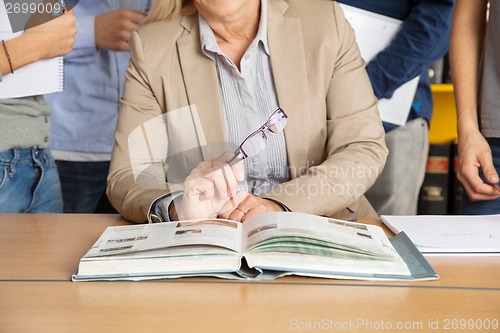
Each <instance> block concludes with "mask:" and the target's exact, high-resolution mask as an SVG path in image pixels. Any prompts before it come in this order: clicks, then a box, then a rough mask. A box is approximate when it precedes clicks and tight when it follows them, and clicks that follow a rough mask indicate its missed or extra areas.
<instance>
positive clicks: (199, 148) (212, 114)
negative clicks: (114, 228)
mask: <svg viewBox="0 0 500 333" xmlns="http://www.w3.org/2000/svg"><path fill="white" fill-rule="evenodd" d="M181 3H182V8H181ZM148 21H149V22H147V23H146V24H144V25H143V26H141V27H140V28H139V29H138V31H137V32H134V33H133V35H132V37H131V41H130V52H131V63H130V66H129V69H128V71H127V74H126V81H125V87H124V93H123V98H122V106H121V109H120V113H119V118H118V124H117V129H116V134H115V139H116V143H115V147H114V150H113V155H112V161H111V168H110V173H109V176H108V188H107V193H108V196H109V198H110V200H111V202H112V203H113V205H114V207H115V208H116V209H117V210H118V211H119V212H120V213H121V214H123V216H124V217H125V218H127V219H129V220H131V221H135V222H144V221H146V220H147V219H149V220H150V221H157V220H163V221H165V220H167V221H168V220H169V219H173V217H172V216H170V215H171V214H173V215H176V209H175V206H176V207H186V206H189V205H190V206H191V207H196V204H197V203H200V204H203V200H211V199H207V198H212V199H213V198H215V197H217V199H218V200H219V201H226V203H227V204H226V205H224V209H221V206H220V205H219V206H217V208H213V207H212V206H213V205H212V206H211V207H212V208H213V209H220V211H219V212H209V211H207V210H204V209H205V208H206V206H205V205H201V206H200V207H202V206H203V208H200V209H201V210H203V212H202V214H205V215H208V216H206V217H209V216H220V217H226V218H232V219H235V220H239V221H244V220H245V219H246V218H248V217H250V216H253V215H256V214H260V213H262V212H265V211H273V210H287V209H289V210H292V211H300V212H306V213H313V214H324V215H334V214H340V215H345V214H346V213H353V214H354V215H364V216H366V215H367V214H369V213H372V212H373V210H370V205H369V204H368V203H367V202H366V199H364V196H363V194H364V192H365V191H366V190H367V189H368V188H369V187H370V186H371V185H372V184H373V183H374V181H375V179H376V178H377V176H378V175H379V173H380V172H381V170H382V168H383V166H384V163H385V159H386V156H387V149H386V147H385V143H384V130H383V128H382V125H381V121H380V118H379V115H378V110H377V99H376V98H375V97H374V95H373V92H372V88H371V85H370V81H369V79H368V76H367V74H366V71H365V67H364V66H365V64H364V62H363V60H362V58H361V57H360V54H359V50H358V47H357V45H356V43H355V38H354V33H353V30H352V29H351V27H350V26H349V24H348V23H347V21H346V20H345V18H344V17H343V13H342V10H341V9H340V8H339V7H338V5H337V4H336V3H335V2H333V1H323V0H263V2H261V1H260V0H232V1H224V0H192V1H182V2H181V1H180V0H177V1H174V0H156V1H153V5H152V9H151V12H150V15H149V18H148ZM207 25H208V27H209V29H208V30H211V31H208V32H207V29H206V27H207ZM200 26H202V29H201V30H200ZM203 27H204V28H203ZM263 30H264V33H263ZM207 34H208V36H212V35H213V37H214V38H215V40H216V41H217V45H216V46H215V47H216V48H220V50H219V53H218V54H216V53H214V54H215V56H214V57H219V56H220V57H222V58H223V60H224V59H226V60H224V61H227V62H228V63H229V64H232V69H231V70H235V69H236V68H237V70H238V71H239V70H241V72H242V73H243V72H244V71H245V68H244V63H243V62H244V60H242V58H243V56H245V55H246V53H247V52H248V50H249V49H250V48H251V46H252V45H254V44H252V41H253V40H255V38H256V36H260V38H261V40H260V41H259V43H260V44H259V45H263V46H262V48H261V49H260V50H261V51H262V50H264V51H263V52H265V54H264V53H263V54H264V58H266V57H267V58H266V59H268V60H269V61H270V64H269V68H271V73H270V74H272V75H271V76H270V77H271V79H272V83H273V84H274V86H273V87H272V88H273V89H269V90H270V91H271V92H270V93H269V94H270V95H271V99H272V98H275V100H277V103H278V106H279V107H281V108H282V109H283V110H284V111H285V112H286V114H287V115H288V118H287V125H286V127H285V129H284V136H283V134H282V136H283V138H284V142H285V145H284V146H282V147H285V148H283V150H286V151H284V152H283V154H284V156H285V157H286V158H285V162H284V163H282V164H283V165H281V167H282V168H284V169H286V173H287V177H288V178H287V179H286V180H285V181H283V182H281V183H280V184H274V185H273V186H272V188H270V189H269V190H268V191H266V192H265V193H259V195H253V194H252V193H250V194H246V193H245V192H244V191H241V190H238V189H237V187H236V185H235V184H236V182H238V181H239V180H241V172H242V163H239V164H237V165H235V166H232V167H229V166H228V165H227V164H224V162H227V160H228V156H229V157H230V156H231V154H227V153H226V155H224V157H223V158H219V159H218V160H217V167H216V168H213V167H214V162H211V163H208V162H207V161H211V160H212V159H216V158H217V156H219V155H220V153H222V152H223V151H227V150H229V151H232V150H233V149H234V145H235V144H236V145H237V144H239V142H229V141H230V139H228V135H229V134H230V133H231V129H229V130H228V128H230V126H228V124H229V122H230V120H228V118H230V117H228V112H232V111H231V109H230V108H229V107H228V106H227V104H228V103H225V102H226V101H224V100H222V99H223V98H224V97H223V96H226V95H225V94H226V93H225V92H224V89H226V87H225V86H224V84H226V83H225V81H224V80H223V78H222V76H223V74H221V67H220V66H221V65H220V63H219V62H218V61H220V59H222V58H214V57H212V58H211V56H209V55H210V54H209V52H208V48H209V47H208V46H207V45H210V43H209V42H208V44H204V42H206V40H205V39H206V38H205V37H203V38H202V36H207ZM259 47H260V46H259ZM212 56H213V55H212ZM214 59H218V60H216V61H214ZM245 60H246V58H245ZM264 67H265V66H264ZM237 74H239V72H238V73H237ZM257 76H258V75H257ZM258 79H259V78H258ZM265 92H266V93H267V92H268V91H265ZM233 95H234V94H233ZM252 98H253V99H259V98H260V97H259V96H255V95H252V96H251V98H250V100H252ZM237 111H239V110H237ZM267 111H269V112H272V111H273V110H266V112H267ZM269 112H268V114H269ZM245 116H246V114H245ZM253 130H255V128H254V129H253ZM228 133H229V134H228ZM247 134H248V133H247ZM269 135H270V136H273V134H269ZM278 136H279V134H278ZM278 136H276V138H277V137H278ZM228 142H229V144H233V146H232V147H231V148H228V147H229V145H227V144H224V143H228ZM179 156H182V157H181V158H178V157H179ZM251 160H252V158H249V159H248V161H251ZM272 160H273V156H270V155H269V156H268V162H269V163H272V162H273V161H272ZM202 161H205V163H204V164H203V163H202V164H198V163H199V162H202ZM248 161H247V162H248ZM188 165H189V166H188ZM207 166H208V168H210V166H211V167H212V168H213V170H216V169H217V172H216V174H217V176H216V177H219V178H218V180H217V179H216V178H211V177H210V176H207V173H203V171H200V170H201V169H200V168H202V169H203V168H207ZM245 167H247V168H248V165H245ZM192 168H194V170H195V171H192ZM179 170H181V171H182V172H180V171H179ZM196 170H197V171H196ZM221 170H222V171H224V172H221ZM178 171H179V172H178ZM198 171H200V172H198ZM197 172H198V173H197ZM188 175H190V178H189V179H191V180H192V179H193V178H196V177H193V175H198V176H200V177H198V178H199V179H201V181H204V182H207V180H208V181H209V182H213V183H214V188H212V189H211V191H207V192H204V193H201V194H200V192H199V191H198V192H197V194H198V196H196V198H194V199H193V196H192V194H193V191H195V192H196V186H197V185H193V184H192V183H190V184H188V185H187V186H184V185H185V184H183V181H182V180H183V179H184V177H185V176H188ZM223 176H224V178H223V180H224V181H225V184H227V189H226V187H224V190H221V189H220V186H218V185H217V184H218V183H220V179H221V178H220V177H223ZM228 179H229V180H228ZM186 184H187V183H186ZM219 185H220V184H219ZM203 191H204V190H203ZM203 191H201V192H203ZM214 191H215V192H214ZM217 191H218V192H219V193H217ZM170 194H175V195H172V196H170ZM174 196H176V199H175V201H174V202H175V203H179V206H177V205H172V204H171V202H172V198H173V197H174ZM187 200H191V201H190V203H189V204H186V201H187ZM183 201H185V202H184V206H183V204H182V203H183ZM229 203H230V204H229ZM165 205H166V206H165ZM172 206H174V209H173V210H172ZM345 209H348V210H345ZM169 213H170V215H169ZM181 217H188V218H191V217H196V215H193V214H191V215H190V214H186V215H181ZM174 218H175V216H174Z"/></svg>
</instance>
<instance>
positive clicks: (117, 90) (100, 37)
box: [45, 0, 148, 213]
mask: <svg viewBox="0 0 500 333" xmlns="http://www.w3.org/2000/svg"><path fill="white" fill-rule="evenodd" d="M147 3H148V1H146V0H120V1H112V0H85V1H80V2H79V4H78V5H77V6H76V7H75V14H76V26H77V27H78V30H79V33H78V35H77V36H76V43H75V47H74V50H73V52H71V53H70V54H69V55H68V57H67V58H66V62H65V89H64V92H61V93H57V94H50V95H46V96H45V100H46V101H47V102H48V103H49V104H50V105H51V106H52V108H53V123H52V129H51V131H52V141H51V144H50V147H51V149H52V151H53V154H54V157H55V159H56V162H57V167H58V171H59V177H60V179H61V186H62V193H63V200H64V212H66V213H93V212H100V213H107V212H114V209H113V208H112V206H111V205H110V204H109V201H108V200H107V197H106V195H105V188H106V177H107V175H108V169H109V161H110V159H111V149H112V147H113V142H114V139H113V134H114V130H115V126H116V119H117V116H118V107H119V98H120V96H121V93H122V90H123V81H124V73H125V70H126V68H127V66H128V62H129V57H130V56H129V53H128V40H129V38H130V35H131V33H132V31H133V30H135V29H136V28H137V26H138V25H139V24H140V23H141V22H142V20H143V19H144V17H145V16H146V12H145V11H146V9H147V6H148V5H147Z"/></svg>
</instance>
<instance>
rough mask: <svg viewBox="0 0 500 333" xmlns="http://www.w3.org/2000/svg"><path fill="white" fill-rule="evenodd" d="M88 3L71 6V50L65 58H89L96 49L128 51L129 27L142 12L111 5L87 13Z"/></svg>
mask: <svg viewBox="0 0 500 333" xmlns="http://www.w3.org/2000/svg"><path fill="white" fill-rule="evenodd" d="M86 6H88V5H85V4H80V5H78V6H77V7H76V8H75V14H76V17H77V19H76V27H77V28H78V35H77V36H76V41H75V45H74V47H73V51H72V52H71V53H70V54H68V56H67V57H66V59H67V60H68V61H73V62H92V61H94V58H93V55H94V54H95V53H96V52H97V50H98V49H104V50H109V51H128V49H129V47H128V41H129V39H130V35H131V33H132V31H133V30H135V29H137V27H138V25H139V24H140V23H141V22H142V20H143V19H144V18H145V17H146V12H143V11H139V10H135V9H115V10H111V11H108V12H105V13H103V14H102V15H98V16H94V15H90V14H89V11H88V9H87V7H86Z"/></svg>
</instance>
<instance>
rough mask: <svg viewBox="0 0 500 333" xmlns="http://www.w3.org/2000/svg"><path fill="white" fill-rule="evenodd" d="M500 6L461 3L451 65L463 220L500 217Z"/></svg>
mask: <svg viewBox="0 0 500 333" xmlns="http://www.w3.org/2000/svg"><path fill="white" fill-rule="evenodd" d="M499 48H500V3H499V2H498V1H487V0H480V1H467V0H457V5H456V11H455V14H454V16H453V32H452V37H451V45H450V65H451V70H452V78H453V84H454V87H455V100H456V104H457V116H458V118H457V120H458V122H457V125H458V154H459V168H458V179H459V180H460V182H461V183H462V184H463V186H464V188H465V191H464V192H465V193H463V196H462V201H461V207H460V213H461V214H499V213H500V199H499V198H500V190H499V187H498V182H499V177H498V173H499V172H500V102H499V99H498V95H499V94H500V71H499V64H500V51H499Z"/></svg>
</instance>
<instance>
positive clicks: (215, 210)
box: [170, 152, 246, 220]
mask: <svg viewBox="0 0 500 333" xmlns="http://www.w3.org/2000/svg"><path fill="white" fill-rule="evenodd" d="M232 156H233V154H232V153H229V152H228V153H225V154H223V155H221V156H219V157H218V158H217V159H216V160H211V161H209V162H201V163H200V164H198V166H197V167H196V168H195V169H193V170H192V171H191V173H190V174H189V176H188V177H187V178H186V180H185V181H184V193H183V195H182V199H181V200H176V201H175V202H174V206H175V209H174V210H172V211H171V214H170V215H171V217H172V218H173V219H178V220H189V219H197V218H209V217H212V218H215V217H217V216H218V215H219V213H220V212H224V211H228V210H232V209H234V207H237V206H238V205H239V204H240V203H241V202H242V201H243V199H245V197H246V192H242V191H238V190H237V188H238V182H241V181H243V179H244V175H245V170H244V164H243V162H239V163H236V164H235V165H233V166H230V165H228V164H227V163H226V162H227V161H229V159H230V158H231V157H232Z"/></svg>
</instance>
